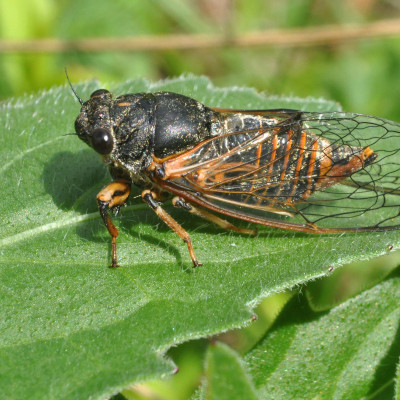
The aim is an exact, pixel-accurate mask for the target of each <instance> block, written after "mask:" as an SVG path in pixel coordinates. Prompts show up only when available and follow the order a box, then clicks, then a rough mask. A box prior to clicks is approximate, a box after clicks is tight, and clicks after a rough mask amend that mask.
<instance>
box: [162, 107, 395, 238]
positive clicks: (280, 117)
mask: <svg viewBox="0 0 400 400" xmlns="http://www.w3.org/2000/svg"><path fill="white" fill-rule="evenodd" d="M261 113H262V112H261V111H254V114H252V112H249V111H246V112H243V113H238V114H235V113H228V112H225V114H224V113H223V114H222V115H225V116H226V117H225V129H224V131H223V132H221V134H220V135H218V136H215V137H213V138H211V139H209V140H206V141H204V142H202V143H200V144H199V145H197V146H196V147H195V148H193V149H192V150H189V151H187V152H185V153H184V154H181V155H179V156H177V157H174V158H172V159H169V160H167V161H166V162H165V163H164V164H165V170H166V172H167V176H168V182H169V183H170V184H172V185H175V187H176V188H178V189H177V190H179V191H181V193H185V192H187V193H191V197H192V196H194V197H197V198H198V203H199V204H200V203H202V202H203V203H204V204H203V205H205V206H207V204H208V205H210V204H213V205H215V206H216V207H218V209H219V211H220V212H222V213H232V212H233V213H235V212H236V213H237V216H238V218H242V217H243V215H245V216H249V217H250V218H256V219H257V218H258V219H259V220H260V222H259V223H263V222H262V221H263V220H264V219H267V220H270V219H276V220H282V221H287V223H288V225H293V224H298V225H301V226H302V225H304V224H307V225H309V226H315V227H318V228H321V229H332V230H336V231H337V230H340V229H343V230H344V231H345V230H347V229H358V230H385V229H395V228H397V227H398V226H399V224H400V217H399V215H400V158H399V157H400V154H399V149H400V125H399V124H397V123H394V122H391V121H387V120H384V119H380V118H376V117H370V116H366V115H360V114H349V113H301V112H296V111H292V110H289V112H288V111H287V110H276V111H275V110H273V111H265V112H264V114H261ZM246 119H248V121H246ZM226 121H227V122H226ZM238 122H240V123H238ZM257 124H258V125H257ZM235 127H236V129H237V131H235ZM192 200H193V199H192ZM206 203H207V204H206ZM229 215H231V214H229ZM242 219H245V218H242ZM290 229H291V228H290Z"/></svg>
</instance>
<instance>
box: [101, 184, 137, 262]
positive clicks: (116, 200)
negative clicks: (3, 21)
mask: <svg viewBox="0 0 400 400" xmlns="http://www.w3.org/2000/svg"><path fill="white" fill-rule="evenodd" d="M130 193H131V186H130V184H128V183H126V182H113V183H110V184H109V185H107V186H106V187H105V188H104V189H102V190H101V191H100V192H99V194H98V195H97V204H98V206H99V211H100V215H101V218H103V221H104V224H105V226H106V227H107V229H108V232H110V235H111V238H112V239H111V245H112V253H111V267H113V268H116V267H118V263H117V237H118V229H117V228H116V227H115V225H114V224H113V222H112V221H111V218H110V216H109V215H108V210H110V209H113V210H115V214H117V213H118V211H119V209H120V208H121V206H123V205H124V204H125V202H126V200H127V198H128V197H129V195H130Z"/></svg>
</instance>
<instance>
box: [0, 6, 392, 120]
mask: <svg viewBox="0 0 400 400" xmlns="http://www.w3.org/2000/svg"><path fill="white" fill-rule="evenodd" d="M396 17H400V1H398V0H336V1H330V0H281V1H272V0H251V1H249V0H146V1H132V0H114V1H102V2H99V1H95V0H29V1H27V0H13V1H12V2H11V1H7V0H0V39H17V40H27V39H41V38H61V39H75V40H79V39H83V38H95V37H128V36H138V35H154V34H157V35H163V34H176V33H179V34H188V35H190V34H199V33H207V34H217V35H228V36H229V35H232V34H233V35H235V36H238V37H240V36H241V35H243V34H245V33H246V32H252V31H259V30H266V29H290V28H302V27H309V26H321V25H322V26H323V25H328V24H329V25H334V26H336V28H337V30H338V31H340V30H341V27H342V26H343V25H345V24H349V23H356V24H363V23H368V22H371V21H377V20H382V19H387V18H396ZM0 57H1V58H0V76H1V80H0V99H4V98H7V97H10V96H18V95H21V94H22V93H25V92H31V91H35V90H38V89H42V88H49V87H50V86H52V85H58V84H64V83H65V76H64V67H65V66H66V67H67V68H68V71H69V74H70V77H71V79H72V80H73V81H75V82H76V81H79V80H87V79H94V78H96V79H99V80H100V81H101V82H104V83H107V82H110V81H120V80H126V79H131V78H135V77H147V78H149V79H151V80H158V79H160V78H165V77H173V76H178V75H180V74H182V73H194V74H204V75H207V76H209V77H210V78H211V79H212V80H213V82H214V83H215V84H216V85H219V86H221V85H222V86H232V85H238V86H253V87H255V88H256V89H258V90H260V91H265V92H267V93H269V94H277V95H294V96H300V97H307V96H313V97H324V98H327V99H332V100H336V101H338V102H340V103H341V104H342V105H343V108H344V109H345V110H346V111H352V112H360V113H365V114H373V115H379V116H382V117H386V118H389V119H394V120H400V111H399V110H400V107H399V106H398V101H399V98H400V38H384V39H382V38H381V39H371V38H368V39H363V40H358V41H349V42H348V43H344V44H343V43H342V44H337V45H333V44H330V45H325V46H305V47H299V46H297V47H282V46H272V47H271V46H270V47H267V46H265V47H256V48H224V49H221V48H217V49H212V48H208V49H202V50H184V51H182V50H180V51H178V50H175V51H174V50H170V51H164V52H149V51H141V52H131V53H128V52H117V51H104V52H96V53H93V52H92V53H89V52H86V53H85V52H77V51H71V52H64V53H51V52H49V53H46V54H37V53H35V54H32V53H31V54H20V53H12V54H11V53H4V52H2V53H1V52H0Z"/></svg>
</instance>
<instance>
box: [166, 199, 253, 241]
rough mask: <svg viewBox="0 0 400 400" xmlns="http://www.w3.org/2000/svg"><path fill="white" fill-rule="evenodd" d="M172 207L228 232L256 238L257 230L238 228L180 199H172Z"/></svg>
mask: <svg viewBox="0 0 400 400" xmlns="http://www.w3.org/2000/svg"><path fill="white" fill-rule="evenodd" d="M172 205H173V206H174V207H177V208H182V209H184V210H186V211H189V212H190V213H191V214H193V215H197V216H198V217H201V218H204V219H206V220H207V221H210V222H212V223H213V224H215V225H218V226H220V227H221V228H223V229H226V230H228V231H234V232H239V233H244V234H246V235H251V236H256V235H257V233H258V231H257V229H245V228H239V227H237V226H235V225H233V224H231V223H230V222H228V221H226V220H225V219H222V218H220V217H218V216H217V215H214V214H211V213H210V212H208V211H206V210H203V209H201V208H197V207H195V206H194V205H193V204H190V203H188V202H187V201H185V200H184V199H182V197H178V196H176V197H174V198H173V199H172Z"/></svg>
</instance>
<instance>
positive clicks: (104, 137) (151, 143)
mask: <svg viewBox="0 0 400 400" xmlns="http://www.w3.org/2000/svg"><path fill="white" fill-rule="evenodd" d="M71 88H72V85H71ZM72 90H73V91H74V94H75V96H76V97H77V98H78V100H79V101H80V103H81V106H82V108H81V111H80V114H79V115H78V117H77V119H76V121H75V131H76V134H77V135H78V137H79V138H80V139H81V140H83V141H84V142H85V143H86V144H88V145H89V146H90V147H92V148H93V149H94V150H95V151H96V152H97V153H99V154H100V155H101V156H102V158H103V161H104V162H105V163H106V164H107V165H108V167H109V171H110V173H111V176H112V178H113V182H112V183H110V184H109V185H108V186H106V187H105V188H104V189H103V190H101V191H100V193H99V194H98V195H97V203H98V207H99V210H100V215H101V218H102V219H103V221H104V224H105V225H106V227H107V229H108V231H109V233H110V235H111V238H112V261H111V267H117V266H118V263H117V242H116V238H117V236H118V230H117V228H116V227H115V225H114V224H113V222H112V220H111V218H110V211H114V212H118V211H119V209H120V207H121V206H122V205H124V204H125V203H126V201H127V199H128V197H129V195H130V192H131V185H132V184H133V185H135V186H138V187H139V188H141V190H142V192H141V197H142V199H143V200H144V202H146V203H147V204H148V205H149V206H150V208H151V209H152V210H153V211H154V212H155V213H156V214H157V215H158V217H160V218H161V219H162V220H163V221H164V222H165V223H166V224H167V225H168V226H169V227H170V228H171V229H172V230H174V231H175V232H176V233H177V234H178V235H179V237H180V238H181V239H183V241H184V242H185V243H186V245H187V247H188V250H189V254H190V257H191V259H192V262H193V265H194V266H195V267H196V266H198V265H201V263H200V262H199V261H198V259H197V257H196V255H195V252H194V248H193V245H192V241H191V239H190V236H189V234H188V233H187V232H186V231H185V229H183V228H182V226H181V225H179V223H178V222H176V221H175V220H174V219H173V218H172V217H171V216H170V215H169V214H168V213H167V212H166V211H165V210H164V208H163V206H162V203H163V202H165V201H166V200H167V199H169V198H172V204H173V206H175V207H179V208H182V209H184V210H187V211H188V212H190V213H192V214H195V215H197V216H199V217H202V218H205V219H206V220H209V221H211V222H213V223H215V224H217V225H219V226H220V227H222V228H224V229H228V230H232V231H236V232H240V233H244V234H251V235H254V234H256V232H257V231H256V229H246V228H242V227H237V226H235V225H233V224H232V223H231V222H228V221H227V220H226V219H224V217H223V216H225V217H226V216H227V217H233V218H237V219H240V220H244V221H247V222H251V223H255V224H261V225H267V226H270V227H275V228H281V229H289V230H293V231H299V232H306V233H316V234H324V233H328V234H329V233H343V232H369V231H388V230H394V229H398V228H399V226H400V225H399V223H400V218H399V215H400V197H399V195H400V163H399V147H398V144H399V135H400V125H399V124H397V123H395V122H391V121H387V120H384V119H381V118H377V117H371V116H367V115H362V114H353V113H344V112H303V111H298V110H287V109H274V110H231V109H221V108H213V107H207V106H205V105H203V104H202V103H200V102H198V101H196V100H194V99H192V98H190V97H186V96H183V95H181V94H177V93H172V92H158V93H136V94H125V95H122V96H119V97H116V98H114V97H113V95H112V94H111V93H110V92H109V91H108V90H105V89H99V90H96V91H95V92H93V93H92V94H91V96H90V98H89V100H88V101H85V102H83V101H82V100H81V99H80V98H79V96H78V95H77V93H76V91H75V90H74V89H73V88H72Z"/></svg>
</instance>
